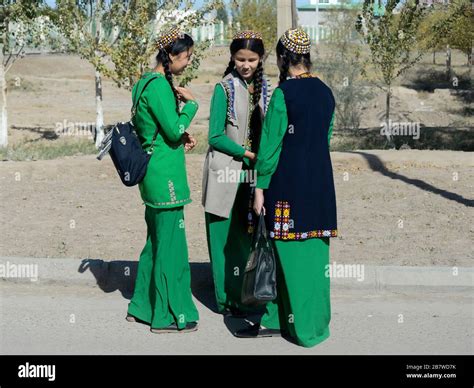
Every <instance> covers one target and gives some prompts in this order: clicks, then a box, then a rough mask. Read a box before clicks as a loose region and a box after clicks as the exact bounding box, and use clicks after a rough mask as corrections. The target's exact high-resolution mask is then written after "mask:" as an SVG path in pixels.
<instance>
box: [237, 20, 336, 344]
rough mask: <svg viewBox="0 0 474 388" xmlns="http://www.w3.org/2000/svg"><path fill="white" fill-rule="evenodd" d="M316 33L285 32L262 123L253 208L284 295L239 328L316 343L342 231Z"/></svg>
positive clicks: (325, 326)
mask: <svg viewBox="0 0 474 388" xmlns="http://www.w3.org/2000/svg"><path fill="white" fill-rule="evenodd" d="M310 49H311V44H310V39H309V37H308V35H307V34H306V33H305V32H304V31H302V30H299V29H292V30H288V31H286V32H285V34H284V35H283V36H282V37H281V38H280V40H279V42H278V45H277V48H276V52H277V64H278V67H279V69H280V83H279V87H278V88H276V89H275V92H274V93H273V96H272V98H271V101H270V106H269V108H268V113H267V115H266V117H265V121H264V124H263V129H262V138H261V142H260V148H259V150H258V158H257V163H256V170H257V185H256V190H255V200H254V209H255V212H256V213H257V214H260V212H261V211H263V212H264V215H265V221H266V225H267V229H268V230H269V236H270V238H271V239H272V240H273V246H274V249H275V253H276V262H277V263H276V264H277V299H276V300H275V301H272V302H270V303H268V304H267V305H266V311H265V314H264V315H263V316H262V318H261V321H260V322H259V323H256V324H254V325H252V326H250V327H248V328H246V329H243V330H241V331H238V332H236V333H235V335H236V336H238V337H244V338H255V337H265V336H278V335H282V334H283V335H287V336H289V337H291V338H292V339H293V340H294V341H296V343H297V344H299V345H301V346H305V347H311V346H314V345H316V344H318V343H320V342H322V341H324V340H325V339H326V338H328V337H329V322H330V319H331V306H330V298H329V277H328V276H326V271H327V265H328V264H329V239H330V237H335V236H337V224H336V197H335V190H334V181H333V173H332V166H331V159H330V155H329V140H330V137H331V133H332V125H333V120H334V109H335V101H334V97H333V94H332V92H331V89H330V88H329V87H328V86H326V85H325V84H324V83H323V82H322V81H321V80H320V79H319V78H318V77H316V76H314V75H312V74H311V73H310V70H311V58H310Z"/></svg>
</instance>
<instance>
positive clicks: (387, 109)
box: [385, 86, 394, 148]
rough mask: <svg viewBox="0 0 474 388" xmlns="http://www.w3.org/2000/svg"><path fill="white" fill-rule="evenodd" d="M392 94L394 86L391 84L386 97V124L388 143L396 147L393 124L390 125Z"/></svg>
mask: <svg viewBox="0 0 474 388" xmlns="http://www.w3.org/2000/svg"><path fill="white" fill-rule="evenodd" d="M391 94H392V88H391V87H390V86H389V87H388V90H387V95H386V97H385V125H386V132H385V136H386V137H387V144H388V146H389V147H390V148H394V144H393V137H392V133H391V125H390V97H391Z"/></svg>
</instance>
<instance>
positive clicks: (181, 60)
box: [169, 47, 194, 75]
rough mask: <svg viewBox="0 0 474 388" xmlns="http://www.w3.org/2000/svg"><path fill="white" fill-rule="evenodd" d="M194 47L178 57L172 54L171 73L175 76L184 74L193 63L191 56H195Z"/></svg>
mask: <svg viewBox="0 0 474 388" xmlns="http://www.w3.org/2000/svg"><path fill="white" fill-rule="evenodd" d="M193 52H194V47H191V48H189V49H188V50H187V51H183V52H182V53H179V54H178V55H172V54H170V65H169V66H170V71H171V74H173V75H181V74H183V71H184V69H186V67H187V66H188V65H189V63H190V62H191V56H192V55H193Z"/></svg>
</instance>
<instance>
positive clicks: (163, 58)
mask: <svg viewBox="0 0 474 388" xmlns="http://www.w3.org/2000/svg"><path fill="white" fill-rule="evenodd" d="M156 60H157V61H158V62H159V63H161V65H162V66H163V69H164V70H165V78H166V80H167V81H168V83H169V84H170V87H171V90H172V91H173V94H174V99H175V101H176V112H177V113H179V97H178V92H177V91H176V89H175V87H174V84H173V74H171V70H170V60H169V56H168V53H167V51H166V50H160V51H159V52H158V55H157V56H156Z"/></svg>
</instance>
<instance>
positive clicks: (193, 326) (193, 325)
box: [150, 322, 198, 334]
mask: <svg viewBox="0 0 474 388" xmlns="http://www.w3.org/2000/svg"><path fill="white" fill-rule="evenodd" d="M197 329H198V324H197V322H188V323H187V324H186V327H185V328H184V329H178V325H176V323H172V324H171V325H169V326H166V327H162V328H157V329H154V328H150V331H151V332H152V333H155V334H165V333H189V332H191V331H196V330H197Z"/></svg>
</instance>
